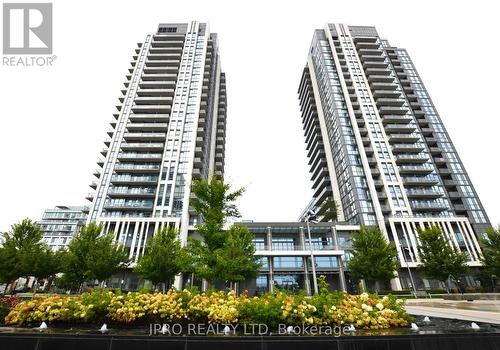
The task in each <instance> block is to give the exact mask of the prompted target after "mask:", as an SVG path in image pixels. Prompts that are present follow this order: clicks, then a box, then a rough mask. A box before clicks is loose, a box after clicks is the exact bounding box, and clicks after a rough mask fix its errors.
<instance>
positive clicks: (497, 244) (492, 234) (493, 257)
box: [481, 226, 500, 279]
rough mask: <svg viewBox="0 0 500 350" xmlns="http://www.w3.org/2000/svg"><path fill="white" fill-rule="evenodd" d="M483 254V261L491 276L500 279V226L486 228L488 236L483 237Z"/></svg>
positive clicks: (486, 270)
mask: <svg viewBox="0 0 500 350" xmlns="http://www.w3.org/2000/svg"><path fill="white" fill-rule="evenodd" d="M481 245H482V250H483V256H482V257H481V262H482V263H483V265H484V270H485V272H486V273H487V274H489V275H490V276H497V279H500V226H499V227H497V228H496V229H495V228H493V227H490V228H489V229H487V230H486V237H484V238H482V239H481Z"/></svg>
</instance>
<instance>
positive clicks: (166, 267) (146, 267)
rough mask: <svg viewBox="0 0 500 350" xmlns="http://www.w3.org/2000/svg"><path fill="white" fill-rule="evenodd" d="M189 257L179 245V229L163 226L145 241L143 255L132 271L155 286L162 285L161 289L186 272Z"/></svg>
mask: <svg viewBox="0 0 500 350" xmlns="http://www.w3.org/2000/svg"><path fill="white" fill-rule="evenodd" d="M190 264H191V262H190V258H189V255H188V253H187V251H186V249H185V248H183V247H182V246H181V242H180V240H179V231H178V230H177V229H176V228H175V227H170V226H169V227H164V228H163V229H161V230H158V232H156V234H155V235H154V236H153V237H151V239H150V240H149V241H148V242H147V244H146V248H145V252H144V255H143V256H142V257H141V258H140V259H139V261H138V263H137V266H136V267H135V269H134V271H135V272H137V274H138V275H139V276H140V277H141V278H143V279H146V280H149V281H151V282H152V283H153V284H154V285H155V286H156V285H158V284H160V283H161V284H162V285H163V291H165V289H166V288H167V286H168V285H169V284H171V283H172V282H173V279H174V278H175V276H176V275H177V274H179V273H181V272H188V271H189V266H190Z"/></svg>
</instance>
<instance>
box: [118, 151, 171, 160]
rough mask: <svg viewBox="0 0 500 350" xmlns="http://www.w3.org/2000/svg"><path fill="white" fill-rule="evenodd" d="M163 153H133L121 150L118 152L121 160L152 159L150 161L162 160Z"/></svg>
mask: <svg viewBox="0 0 500 350" xmlns="http://www.w3.org/2000/svg"><path fill="white" fill-rule="evenodd" d="M162 157H163V154H161V153H133V152H120V153H118V159H120V160H129V161H134V160H144V159H147V160H150V161H161V159H162Z"/></svg>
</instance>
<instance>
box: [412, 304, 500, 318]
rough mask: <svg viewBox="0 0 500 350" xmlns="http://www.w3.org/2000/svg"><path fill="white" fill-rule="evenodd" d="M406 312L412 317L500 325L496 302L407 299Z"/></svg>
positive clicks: (498, 306)
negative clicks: (418, 316)
mask: <svg viewBox="0 0 500 350" xmlns="http://www.w3.org/2000/svg"><path fill="white" fill-rule="evenodd" d="M406 310H408V313H410V314H412V315H421V316H429V317H440V318H452V319H458V320H466V321H471V322H472V321H474V322H484V323H494V324H500V301H498V300H496V301H493V300H476V301H472V302H471V301H455V300H443V299H408V300H406Z"/></svg>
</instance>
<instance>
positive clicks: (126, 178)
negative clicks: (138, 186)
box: [111, 175, 158, 182]
mask: <svg viewBox="0 0 500 350" xmlns="http://www.w3.org/2000/svg"><path fill="white" fill-rule="evenodd" d="M111 181H112V182H113V181H116V182H121V181H123V182H155V181H158V176H126V175H114V176H112V177H111Z"/></svg>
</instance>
